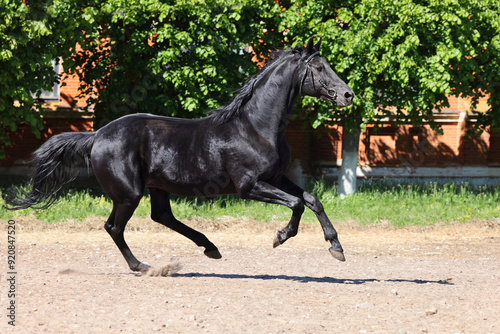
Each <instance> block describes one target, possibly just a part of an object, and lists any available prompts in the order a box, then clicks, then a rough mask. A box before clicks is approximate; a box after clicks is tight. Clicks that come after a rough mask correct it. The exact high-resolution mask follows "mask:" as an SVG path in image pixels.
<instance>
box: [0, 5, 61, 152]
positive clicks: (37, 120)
mask: <svg viewBox="0 0 500 334" xmlns="http://www.w3.org/2000/svg"><path fill="white" fill-rule="evenodd" d="M26 2H27V4H24V3H23V2H21V1H18V0H17V1H16V0H2V1H1V2H0V17H1V20H0V68H1V72H0V96H1V98H0V115H1V116H0V125H1V126H0V141H1V142H2V146H1V148H0V157H2V155H3V153H4V152H3V147H4V145H10V138H9V136H8V131H15V130H16V129H17V126H18V124H19V123H21V122H25V123H26V124H28V125H29V126H31V128H32V130H33V132H34V133H35V134H36V135H39V134H40V130H41V129H42V121H41V117H40V116H41V108H40V105H39V104H38V103H36V96H37V94H38V96H39V95H40V94H41V90H42V89H47V90H50V89H52V85H53V84H54V81H56V80H58V78H57V77H55V76H54V72H53V67H52V63H51V61H52V60H53V59H55V55H56V54H58V48H59V45H58V43H57V40H55V39H54V38H53V31H54V21H53V20H52V18H51V17H50V15H48V14H47V12H46V10H45V2H44V1H26ZM33 94H34V95H35V96H33Z"/></svg>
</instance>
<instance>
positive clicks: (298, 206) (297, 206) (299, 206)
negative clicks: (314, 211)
mask: <svg viewBox="0 0 500 334" xmlns="http://www.w3.org/2000/svg"><path fill="white" fill-rule="evenodd" d="M291 209H292V211H293V213H294V215H302V214H303V213H304V203H303V202H302V201H301V200H300V199H299V198H297V200H296V201H295V202H294V203H292V205H291Z"/></svg>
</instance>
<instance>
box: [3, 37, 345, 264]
mask: <svg viewBox="0 0 500 334" xmlns="http://www.w3.org/2000/svg"><path fill="white" fill-rule="evenodd" d="M313 44H314V42H313V38H311V39H310V40H309V42H308V44H307V47H306V48H305V49H304V48H302V47H295V48H292V49H288V50H285V51H282V52H280V53H278V54H277V55H276V56H275V58H274V59H273V60H272V61H271V62H269V63H268V64H267V65H266V66H265V67H264V68H263V69H262V70H260V71H259V72H258V73H257V74H256V75H255V76H253V77H252V78H250V80H249V81H248V82H247V83H246V84H245V85H244V86H243V87H242V88H241V90H240V91H239V92H238V94H237V95H236V97H235V98H234V100H233V101H232V102H231V103H230V104H229V105H227V106H223V107H220V108H219V109H216V110H213V111H212V112H211V114H210V115H209V116H208V117H205V118H202V119H195V120H189V119H178V118H171V117H162V116H155V115H150V114H134V115H128V116H124V117H121V118H119V119H117V120H115V121H113V122H111V123H109V124H108V125H106V126H105V127H103V128H101V129H99V130H98V131H96V132H87V133H78V132H77V133H62V134H59V135H56V136H54V137H52V138H51V139H49V140H48V141H47V142H46V143H44V144H43V145H42V146H41V147H40V148H39V149H38V150H37V151H36V152H35V153H34V162H35V167H34V175H33V177H32V179H31V183H30V185H31V190H30V192H29V193H24V194H22V195H21V196H18V197H17V198H13V199H8V200H7V203H8V204H9V205H10V206H11V209H21V208H27V207H35V208H47V207H48V206H49V205H50V204H52V203H53V201H54V195H55V194H56V193H57V192H58V191H59V190H60V189H61V187H62V186H63V185H64V184H66V183H68V182H69V181H71V180H73V179H74V178H75V177H76V169H75V168H74V167H75V166H78V165H81V164H82V163H86V164H87V165H90V164H91V166H92V169H93V171H94V174H95V176H96V177H97V180H98V181H99V183H100V184H101V186H102V188H103V189H104V191H105V192H106V193H107V194H108V196H109V197H110V198H111V200H112V201H113V210H112V211H111V215H110V216H109V218H108V220H107V222H106V223H105V225H104V227H105V229H106V231H107V232H108V233H109V234H110V235H111V237H112V238H113V240H114V242H115V243H116V245H117V246H118V248H119V249H120V251H121V252H122V254H123V256H124V257H125V260H126V261H127V263H128V265H129V267H130V269H131V270H133V271H141V272H146V271H147V270H148V268H149V266H147V265H146V264H144V263H141V262H140V261H138V260H137V259H136V258H135V256H134V255H133V254H132V252H131V251H130V249H129V247H128V246H127V244H126V242H125V239H124V237H123V231H124V229H125V225H126V224H127V222H128V220H129V219H130V218H131V216H132V214H133V213H134V210H135V209H136V207H137V205H138V204H139V201H140V199H141V198H142V196H143V195H144V191H145V187H148V188H149V193H150V196H151V218H152V219H153V220H154V221H156V222H158V223H160V224H163V225H165V226H167V227H169V228H171V229H173V230H174V231H176V232H179V233H181V234H182V235H184V236H186V237H187V238H189V239H191V240H192V241H193V242H194V243H196V245H198V246H202V247H205V251H204V253H205V255H206V256H208V257H210V258H214V259H218V258H221V254H220V253H219V250H218V249H217V247H216V246H215V245H214V244H213V243H212V242H210V241H209V240H208V239H207V237H206V236H205V235H203V234H202V233H200V232H198V231H196V230H194V229H192V228H190V227H188V226H186V225H184V224H183V223H181V222H180V221H178V220H177V219H176V218H175V217H174V215H173V214H172V210H171V207H170V200H169V199H170V194H177V195H181V196H205V195H222V194H233V193H237V194H238V195H239V197H241V198H249V199H253V200H258V201H263V202H267V203H275V204H281V205H285V206H287V207H288V208H290V209H291V210H292V212H293V214H292V218H291V219H290V222H289V223H288V225H287V226H286V227H285V228H284V229H283V230H281V231H277V232H276V236H275V238H274V247H276V246H278V245H280V244H282V243H284V242H285V241H286V240H287V239H288V238H290V237H293V236H295V235H296V234H297V229H298V226H299V221H300V218H301V216H302V213H303V212H304V206H307V207H308V208H310V209H311V210H312V211H313V212H314V213H315V214H316V216H317V217H318V219H319V222H320V223H321V226H322V228H323V231H324V234H325V239H326V240H327V241H329V242H331V245H332V246H331V247H330V249H329V250H330V252H331V254H332V255H333V256H334V257H335V258H336V259H338V260H340V261H344V260H345V258H344V254H343V249H342V247H341V245H340V242H339V240H338V238H337V232H336V231H335V229H334V227H333V226H332V224H331V222H330V220H329V219H328V217H327V215H326V214H325V212H324V210H323V206H322V204H321V202H320V201H319V200H318V199H317V198H316V197H314V196H312V195H311V194H309V193H307V192H306V191H304V190H303V189H301V188H300V187H299V186H297V185H296V184H294V183H293V182H292V181H290V180H289V179H288V178H287V177H286V176H285V175H284V173H285V171H286V170H287V168H288V166H289V164H290V149H289V147H288V145H287V143H286V140H285V129H286V126H287V124H288V120H289V116H290V113H291V112H292V106H293V103H294V100H295V98H296V97H297V96H298V95H299V94H302V93H303V94H306V95H309V96H314V97H319V98H321V99H325V100H328V101H332V102H335V103H336V104H337V105H338V106H339V107H346V106H349V105H350V104H351V103H352V100H353V98H354V93H353V91H352V90H351V89H350V88H349V87H348V86H347V85H346V84H345V83H344V82H343V81H342V80H341V79H340V78H339V77H338V76H337V75H336V74H335V72H334V71H333V70H332V69H331V67H330V65H329V64H328V63H327V62H326V61H325V60H324V59H323V58H322V57H321V56H320V54H319V48H320V44H321V40H320V41H319V42H318V43H317V44H316V45H313Z"/></svg>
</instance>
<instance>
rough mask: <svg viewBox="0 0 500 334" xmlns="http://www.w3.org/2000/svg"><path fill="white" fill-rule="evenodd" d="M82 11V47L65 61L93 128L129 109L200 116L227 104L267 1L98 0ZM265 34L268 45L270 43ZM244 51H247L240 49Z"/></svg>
mask: <svg viewBox="0 0 500 334" xmlns="http://www.w3.org/2000/svg"><path fill="white" fill-rule="evenodd" d="M82 8H83V15H82V20H83V21H84V22H85V23H86V28H85V40H84V42H83V44H81V48H82V51H80V52H78V54H77V55H76V56H75V57H74V58H73V59H72V62H71V67H70V68H69V70H70V72H73V73H77V74H78V75H79V76H80V79H81V82H82V93H83V94H87V95H91V94H92V93H95V92H97V95H96V94H94V97H93V98H91V100H90V101H89V102H91V103H96V114H97V117H98V119H99V120H98V126H100V125H102V124H105V123H107V122H109V121H110V120H112V119H115V118H117V117H119V116H122V115H125V114H129V113H135V112H151V113H155V114H161V115H169V116H181V117H190V118H195V117H200V116H202V115H205V112H206V111H207V110H209V109H213V108H216V107H218V106H220V105H221V104H222V103H226V102H228V100H229V98H230V96H231V94H232V92H233V91H234V90H236V89H237V88H238V87H239V85H240V84H241V83H242V82H243V81H244V78H245V77H247V76H248V75H250V74H252V73H254V72H255V70H256V67H255V64H254V63H253V62H252V57H253V54H252V53H250V52H248V46H253V50H254V51H255V54H256V56H257V57H258V58H259V59H262V57H263V56H265V55H267V53H268V50H266V46H265V44H261V43H259V41H260V40H261V39H262V38H263V30H264V29H266V28H267V29H268V30H271V29H272V27H273V25H274V20H275V17H276V15H275V13H276V12H277V11H278V12H279V7H277V6H276V4H275V3H274V2H272V1H263V0H260V1H241V2H238V1H220V0H207V1H186V0H181V1H159V0H132V1H130V0H127V1H124V0H121V1H118V0H113V1H112V0H101V1H95V5H92V6H90V5H89V6H85V7H82ZM272 35H273V34H270V35H269V34H268V36H266V37H267V40H266V41H267V42H274V41H275V40H274V39H273V38H272ZM245 48H247V49H246V50H245Z"/></svg>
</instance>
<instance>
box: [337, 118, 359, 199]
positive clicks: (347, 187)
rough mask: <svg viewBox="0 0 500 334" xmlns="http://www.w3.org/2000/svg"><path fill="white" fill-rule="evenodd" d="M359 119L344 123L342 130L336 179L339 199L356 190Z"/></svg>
mask: <svg viewBox="0 0 500 334" xmlns="http://www.w3.org/2000/svg"><path fill="white" fill-rule="evenodd" d="M361 122H362V119H361V117H356V119H354V120H350V122H348V121H347V120H346V121H344V125H343V129H342V132H343V134H342V166H341V167H340V172H339V177H338V190H339V195H340V197H341V198H344V197H345V196H346V195H350V194H354V193H355V192H356V190H357V188H356V169H357V167H358V155H359V138H360V136H361Z"/></svg>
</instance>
